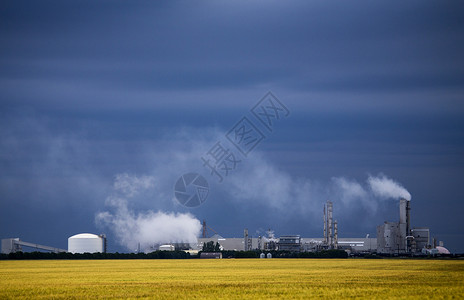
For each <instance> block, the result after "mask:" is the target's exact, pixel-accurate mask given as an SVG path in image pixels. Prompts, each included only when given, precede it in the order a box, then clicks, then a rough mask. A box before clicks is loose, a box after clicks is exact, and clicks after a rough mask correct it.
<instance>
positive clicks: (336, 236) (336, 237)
mask: <svg viewBox="0 0 464 300" xmlns="http://www.w3.org/2000/svg"><path fill="white" fill-rule="evenodd" d="M334 248H335V249H338V226H337V220H335V222H334Z"/></svg>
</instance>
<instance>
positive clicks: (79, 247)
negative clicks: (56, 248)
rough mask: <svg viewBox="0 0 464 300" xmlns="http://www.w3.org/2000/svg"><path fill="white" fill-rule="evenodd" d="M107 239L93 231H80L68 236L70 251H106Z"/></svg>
mask: <svg viewBox="0 0 464 300" xmlns="http://www.w3.org/2000/svg"><path fill="white" fill-rule="evenodd" d="M104 248H105V239H104V238H103V237H101V236H98V235H96V234H92V233H80V234H76V235H73V236H72V237H70V238H68V252H71V253H96V252H101V253H103V252H105V251H104Z"/></svg>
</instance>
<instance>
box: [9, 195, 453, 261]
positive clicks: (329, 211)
mask: <svg viewBox="0 0 464 300" xmlns="http://www.w3.org/2000/svg"><path fill="white" fill-rule="evenodd" d="M333 212H334V206H333V203H332V202H331V201H327V202H326V203H325V204H324V207H323V215H322V220H323V235H322V237H314V238H306V237H301V236H300V235H284V236H280V237H276V236H274V233H273V231H271V230H270V229H269V231H268V232H267V233H266V234H265V235H263V236H257V237H252V236H250V235H249V233H248V229H245V230H244V231H243V237H239V238H225V237H222V236H221V235H219V234H218V233H217V232H216V231H214V230H213V229H212V228H211V227H209V226H207V225H206V221H203V230H202V234H201V237H199V238H198V239H197V243H194V244H186V243H164V244H160V245H152V246H150V248H149V249H148V250H145V252H146V251H148V252H151V251H154V250H161V251H174V250H184V251H188V252H190V253H198V251H201V250H202V249H203V246H204V245H206V244H207V243H210V244H211V242H212V243H213V244H214V245H218V248H219V249H218V250H232V251H262V252H265V251H277V250H280V251H289V252H318V251H322V250H332V249H338V250H344V251H346V252H348V253H349V254H352V255H357V254H372V253H377V254H380V255H428V254H432V255H434V254H450V253H449V251H448V250H447V249H446V248H444V247H443V242H438V244H437V242H436V240H435V239H434V238H432V239H431V237H430V230H429V228H427V227H412V226H411V217H410V212H411V204H410V201H409V200H406V199H400V201H399V221H398V222H385V223H384V224H382V225H379V226H377V237H376V238H372V237H369V235H366V236H365V237H356V238H340V237H339V236H338V223H337V221H336V220H334V218H333ZM208 228H209V229H210V231H212V232H214V235H212V236H210V237H208ZM23 247H26V248H28V249H32V250H36V251H38V250H41V251H49V252H55V253H58V252H69V253H73V254H74V253H106V252H107V241H106V236H105V235H104V234H100V235H95V234H91V233H81V234H76V235H73V236H71V237H69V238H68V249H67V250H65V249H59V248H55V247H50V246H44V245H39V244H35V243H30V242H25V241H22V240H20V239H19V238H8V239H2V243H1V250H2V253H6V254H8V253H12V252H18V251H22V250H23V249H22V248H23ZM140 251H141V249H140V244H139V245H138V247H137V252H140Z"/></svg>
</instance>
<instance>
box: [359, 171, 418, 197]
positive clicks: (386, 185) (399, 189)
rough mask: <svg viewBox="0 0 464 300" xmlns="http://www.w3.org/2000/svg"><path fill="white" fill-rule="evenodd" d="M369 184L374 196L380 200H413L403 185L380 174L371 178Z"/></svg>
mask: <svg viewBox="0 0 464 300" xmlns="http://www.w3.org/2000/svg"><path fill="white" fill-rule="evenodd" d="M367 182H368V184H369V186H370V188H371V190H372V192H373V193H374V195H376V196H378V197H380V198H383V199H388V198H404V199H406V200H411V194H410V193H409V192H408V191H407V190H406V189H405V188H404V187H403V186H401V184H399V183H398V182H396V181H394V180H393V179H390V178H387V177H386V176H385V175H383V174H379V175H378V176H377V177H373V176H369V178H368V179H367Z"/></svg>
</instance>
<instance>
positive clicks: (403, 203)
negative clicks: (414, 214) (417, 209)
mask: <svg viewBox="0 0 464 300" xmlns="http://www.w3.org/2000/svg"><path fill="white" fill-rule="evenodd" d="M407 202H408V200H406V199H404V198H401V199H400V224H406V214H407V213H406V203H407Z"/></svg>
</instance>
